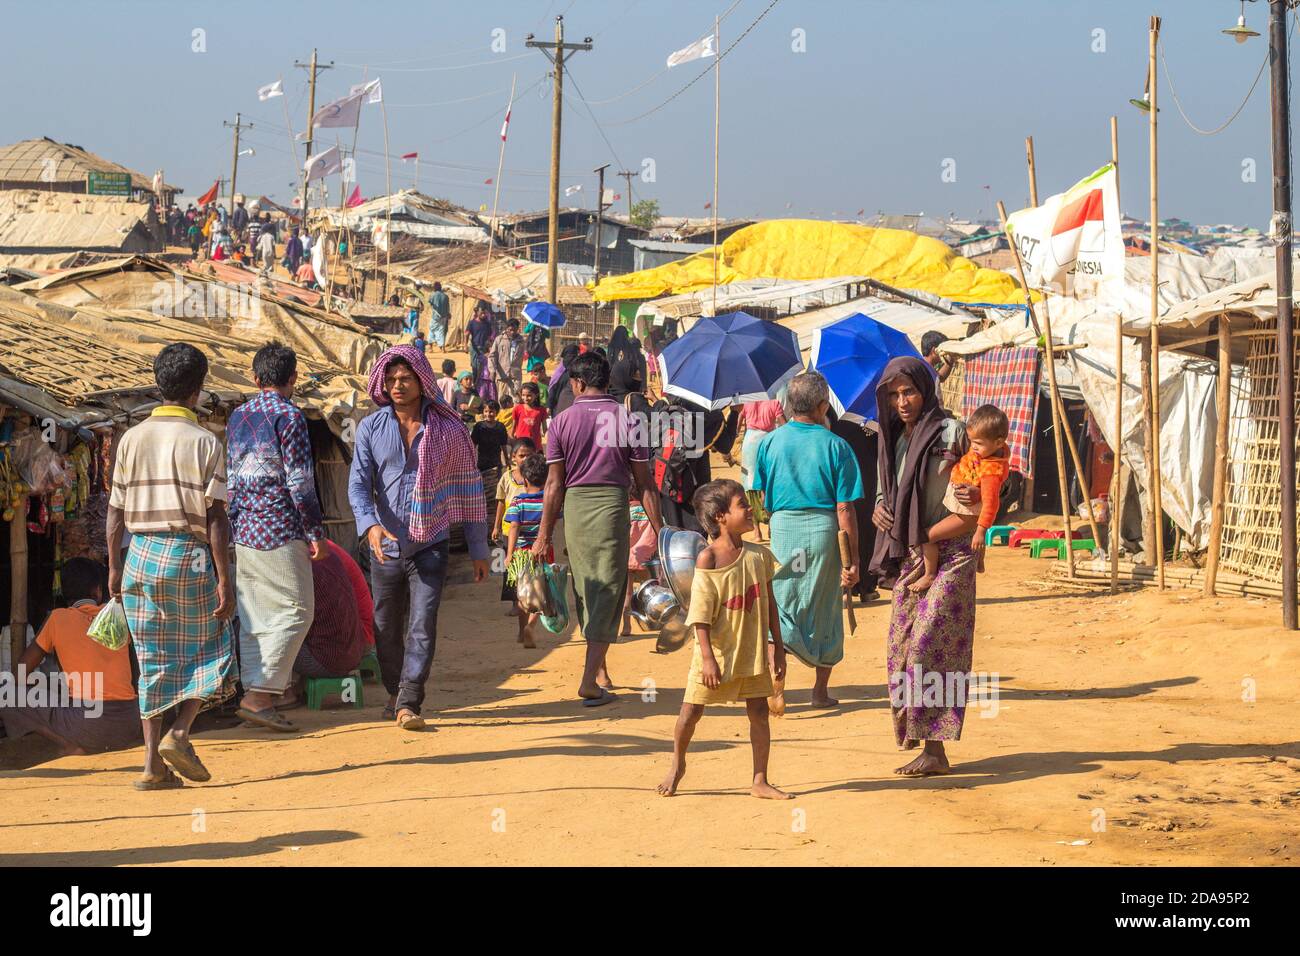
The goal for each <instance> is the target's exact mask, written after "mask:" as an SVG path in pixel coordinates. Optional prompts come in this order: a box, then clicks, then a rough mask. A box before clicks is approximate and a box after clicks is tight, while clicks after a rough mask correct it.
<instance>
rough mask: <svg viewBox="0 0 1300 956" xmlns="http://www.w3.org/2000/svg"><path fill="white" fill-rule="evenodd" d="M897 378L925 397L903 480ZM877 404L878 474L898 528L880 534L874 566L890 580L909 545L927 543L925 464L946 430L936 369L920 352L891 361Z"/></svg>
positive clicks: (884, 501)
mask: <svg viewBox="0 0 1300 956" xmlns="http://www.w3.org/2000/svg"><path fill="white" fill-rule="evenodd" d="M898 378H906V379H907V380H908V381H909V382H911V383H912V387H913V388H915V389H916V390H917V391H918V392H920V393H921V395H922V397H923V401H922V405H921V417H920V419H919V420H918V421H917V423H916V426H915V427H914V428H913V429H912V435H911V437H910V438H909V439H908V442H907V465H906V466H905V467H904V469H903V477H902V480H901V481H900V480H898V478H897V475H898V461H897V450H896V449H897V443H898V436H899V435H901V434H902V433H903V420H902V419H901V418H899V417H898V412H897V411H896V410H895V409H894V408H893V403H892V402H891V401H890V399H889V385H890V383H891V382H893V381H894V380H896V379H898ZM876 408H877V409H878V410H879V411H878V421H879V422H880V446H879V449H878V450H877V453H876V454H877V461H878V467H877V472H878V477H879V480H880V491H881V495H882V499H883V503H884V505H885V507H886V508H888V509H889V510H890V511H891V512H893V515H894V527H893V528H892V529H890V530H889V531H888V532H884V531H882V532H880V533H879V534H877V535H876V547H875V550H874V551H873V553H872V555H871V570H872V571H875V572H876V573H878V574H879V575H880V576H881V577H882V578H884V579H885V580H887V581H892V580H893V579H894V578H896V577H897V576H898V569H899V567H900V566H901V564H902V562H903V559H904V558H905V557H906V556H907V552H908V549H909V548H912V547H915V546H916V545H920V544H924V543H925V542H926V529H925V528H924V527H923V526H922V523H921V509H922V508H923V507H924V505H925V481H926V475H927V474H928V470H927V468H926V462H927V461H929V458H930V455H931V453H932V452H933V450H934V445H935V443H936V442H937V441H939V439H940V436H941V435H942V434H943V423H944V420H945V418H946V416H945V415H944V412H943V406H941V405H940V404H939V388H938V385H937V384H936V382H935V380H934V370H933V369H932V368H931V367H930V365H929V364H928V363H927V362H925V361H924V360H922V359H919V358H916V357H915V356H910V355H907V356H900V357H898V358H894V359H890V361H889V364H888V365H886V366H885V370H884V372H882V373H881V375H880V384H878V385H877V386H876Z"/></svg>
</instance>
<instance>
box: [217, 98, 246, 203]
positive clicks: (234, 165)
mask: <svg viewBox="0 0 1300 956" xmlns="http://www.w3.org/2000/svg"><path fill="white" fill-rule="evenodd" d="M239 117H240V114H238V113H236V114H235V121H234V122H233V123H230V122H227V121H226V120H222V121H221V125H222V126H226V127H229V128H230V129H233V130H234V131H235V155H234V158H233V159H232V160H231V162H230V214H231V215H232V216H233V215H234V214H235V180H236V179H237V178H238V176H239V131H240V130H241V129H252V128H253V124H252V123H241V122H240V121H239Z"/></svg>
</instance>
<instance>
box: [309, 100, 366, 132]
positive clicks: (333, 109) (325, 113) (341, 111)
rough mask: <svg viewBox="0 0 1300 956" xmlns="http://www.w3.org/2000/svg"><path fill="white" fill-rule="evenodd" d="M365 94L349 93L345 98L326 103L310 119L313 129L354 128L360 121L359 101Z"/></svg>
mask: <svg viewBox="0 0 1300 956" xmlns="http://www.w3.org/2000/svg"><path fill="white" fill-rule="evenodd" d="M365 95H366V94H365V93H349V94H348V95H347V96H344V97H341V98H340V99H337V100H335V101H334V102H333V103H326V104H325V105H324V106H322V107H321V108H320V109H318V110H317V111H316V115H315V116H313V117H312V118H311V125H312V127H313V128H314V129H325V128H329V129H334V128H336V127H343V126H356V125H357V123H359V122H360V121H361V101H362V99H364V98H365Z"/></svg>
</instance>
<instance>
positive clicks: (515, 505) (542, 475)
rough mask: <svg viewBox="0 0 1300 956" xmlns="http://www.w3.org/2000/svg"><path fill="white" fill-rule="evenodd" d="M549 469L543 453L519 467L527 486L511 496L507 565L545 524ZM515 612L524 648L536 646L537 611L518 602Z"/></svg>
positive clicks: (547, 556) (507, 518)
mask: <svg viewBox="0 0 1300 956" xmlns="http://www.w3.org/2000/svg"><path fill="white" fill-rule="evenodd" d="M546 472H547V464H546V456H544V455H543V454H542V453H541V452H533V453H532V454H531V455H529V456H528V457H527V458H525V459H524V461H523V464H521V465H520V466H519V473H520V474H521V475H522V476H523V479H524V489H523V491H520V492H518V493H516V494H515V496H514V498H512V499H511V501H510V504H509V505H508V506H507V508H506V514H505V519H504V520H505V523H506V524H507V525H509V526H510V535H509V537H508V538H507V539H506V563H507V564H509V563H510V558H511V557H512V556H513V555H514V553H515V551H516V550H519V549H523V550H525V551H527V550H528V549H530V548H531V547H532V546H533V542H535V541H536V540H537V531H538V529H539V528H540V527H541V525H542V486H543V485H545V484H546ZM553 558H554V555H553V554H547V555H546V560H547V561H551V560H553ZM515 613H516V614H517V615H518V617H519V637H518V640H519V643H520V644H522V645H524V647H536V646H537V644H536V643H534V641H533V630H532V626H533V624H534V623H535V622H536V620H537V613H536V612H533V613H529V612H528V611H525V610H524V609H523V608H522V607H521V606H520V605H519V604H518V603H517V602H516V604H515Z"/></svg>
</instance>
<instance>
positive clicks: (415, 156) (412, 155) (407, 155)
mask: <svg viewBox="0 0 1300 956" xmlns="http://www.w3.org/2000/svg"><path fill="white" fill-rule="evenodd" d="M419 158H420V154H419V153H403V154H402V162H406V161H407V160H408V159H419Z"/></svg>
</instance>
